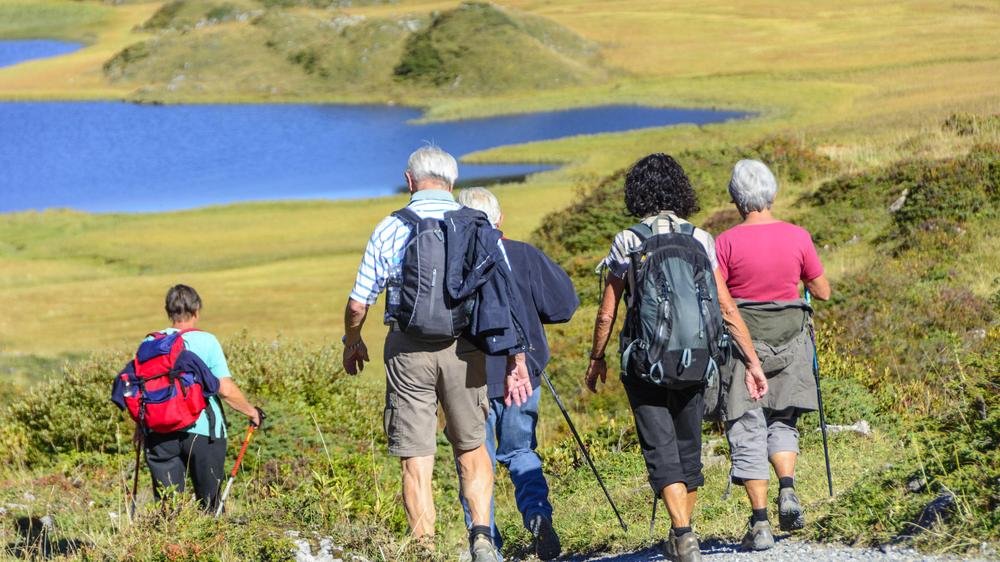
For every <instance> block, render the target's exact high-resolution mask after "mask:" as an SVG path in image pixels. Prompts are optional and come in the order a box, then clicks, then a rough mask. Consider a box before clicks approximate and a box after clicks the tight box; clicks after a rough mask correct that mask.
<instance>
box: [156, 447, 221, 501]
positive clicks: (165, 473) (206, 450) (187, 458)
mask: <svg viewBox="0 0 1000 562" xmlns="http://www.w3.org/2000/svg"><path fill="white" fill-rule="evenodd" d="M145 439H146V464H147V465H148V466H149V472H150V473H151V474H152V476H153V494H154V495H155V496H156V499H157V500H159V499H162V498H163V496H164V494H165V493H166V492H167V491H168V490H171V489H172V490H173V491H174V492H183V491H184V484H185V481H186V480H187V476H188V474H190V475H191V483H192V484H194V495H195V497H196V498H198V503H199V504H200V505H201V507H202V509H204V510H206V511H214V510H215V508H216V507H217V506H218V501H219V493H220V490H219V488H220V487H221V484H222V480H223V479H224V478H225V464H226V439H225V438H224V437H216V438H215V439H212V440H210V439H209V438H208V437H205V436H204V435H198V434H195V433H188V432H186V431H177V432H174V433H149V434H147V435H146V437H145Z"/></svg>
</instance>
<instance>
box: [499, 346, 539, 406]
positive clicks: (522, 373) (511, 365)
mask: <svg viewBox="0 0 1000 562" xmlns="http://www.w3.org/2000/svg"><path fill="white" fill-rule="evenodd" d="M504 389H505V391H506V392H505V393H504V400H503V403H504V404H505V405H507V406H510V405H512V404H513V405H517V406H520V405H521V404H524V403H525V402H527V401H528V397H529V396H531V394H532V392H534V390H533V389H532V388H531V376H530V375H529V374H528V365H527V364H526V363H525V361H524V354H523V353H518V354H517V355H512V356H510V357H508V358H507V376H506V377H504Z"/></svg>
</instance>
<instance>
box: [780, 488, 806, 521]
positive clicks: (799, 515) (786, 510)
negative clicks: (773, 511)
mask: <svg viewBox="0 0 1000 562" xmlns="http://www.w3.org/2000/svg"><path fill="white" fill-rule="evenodd" d="M778 525H779V526H780V527H781V530H782V531H797V530H799V529H801V528H803V527H805V526H806V516H805V512H804V511H803V510H802V504H801V503H799V496H797V495H796V494H795V488H782V489H781V491H779V492H778Z"/></svg>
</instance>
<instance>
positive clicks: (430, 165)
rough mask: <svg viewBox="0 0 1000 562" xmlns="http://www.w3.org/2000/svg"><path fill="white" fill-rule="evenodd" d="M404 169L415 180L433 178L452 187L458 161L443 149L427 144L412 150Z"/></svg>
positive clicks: (456, 174)
mask: <svg viewBox="0 0 1000 562" xmlns="http://www.w3.org/2000/svg"><path fill="white" fill-rule="evenodd" d="M406 171H407V172H410V176H412V177H413V181H415V182H417V181H420V180H427V179H435V180H439V181H443V182H445V183H446V184H448V187H452V186H454V185H455V181H456V180H457V179H458V162H456V161H455V157H454V156H452V155H451V154H448V153H447V152H445V151H444V150H441V149H440V148H438V147H436V146H434V145H427V146H422V147H420V148H418V149H416V150H415V151H413V154H411V155H410V159H409V160H408V161H407V163H406Z"/></svg>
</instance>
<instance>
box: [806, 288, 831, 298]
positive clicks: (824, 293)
mask: <svg viewBox="0 0 1000 562" xmlns="http://www.w3.org/2000/svg"><path fill="white" fill-rule="evenodd" d="M810 292H811V293H812V296H814V297H816V298H817V299H818V300H821V301H828V300H830V295H831V294H832V291H830V287H825V288H824V289H823V290H817V291H810Z"/></svg>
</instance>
